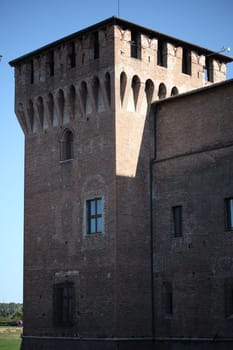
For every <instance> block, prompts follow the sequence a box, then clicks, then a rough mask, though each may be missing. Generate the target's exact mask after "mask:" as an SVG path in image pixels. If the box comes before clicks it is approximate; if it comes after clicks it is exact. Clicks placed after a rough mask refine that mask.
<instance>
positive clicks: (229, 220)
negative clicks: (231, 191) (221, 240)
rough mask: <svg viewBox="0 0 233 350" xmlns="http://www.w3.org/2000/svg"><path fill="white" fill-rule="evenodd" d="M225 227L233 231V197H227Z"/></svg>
mask: <svg viewBox="0 0 233 350" xmlns="http://www.w3.org/2000/svg"><path fill="white" fill-rule="evenodd" d="M225 227H226V230H227V231H233V197H231V198H226V199H225Z"/></svg>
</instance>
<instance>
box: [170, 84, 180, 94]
mask: <svg viewBox="0 0 233 350" xmlns="http://www.w3.org/2000/svg"><path fill="white" fill-rule="evenodd" d="M177 95H179V90H178V89H177V87H176V86H173V88H172V89H171V96H177Z"/></svg>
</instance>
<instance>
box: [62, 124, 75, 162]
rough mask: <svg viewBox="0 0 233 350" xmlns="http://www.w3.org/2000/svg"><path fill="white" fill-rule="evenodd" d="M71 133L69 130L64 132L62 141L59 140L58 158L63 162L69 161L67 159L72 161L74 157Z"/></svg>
mask: <svg viewBox="0 0 233 350" xmlns="http://www.w3.org/2000/svg"><path fill="white" fill-rule="evenodd" d="M73 140H74V137H73V133H72V131H70V130H68V129H67V130H65V131H64V134H63V137H62V140H61V145H60V146H61V148H60V152H61V155H60V158H61V161H63V160H69V159H73V156H74V154H73V153H74V152H73Z"/></svg>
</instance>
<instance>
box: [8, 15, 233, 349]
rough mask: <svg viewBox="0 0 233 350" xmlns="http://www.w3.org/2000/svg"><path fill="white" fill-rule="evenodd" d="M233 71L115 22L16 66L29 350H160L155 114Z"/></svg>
mask: <svg viewBox="0 0 233 350" xmlns="http://www.w3.org/2000/svg"><path fill="white" fill-rule="evenodd" d="M228 62H230V59H229V58H228V57H225V56H223V55H220V54H216V53H214V52H212V51H209V50H206V49H203V48H201V47H198V46H196V45H193V44H190V43H187V42H184V41H182V40H179V39H176V38H172V37H169V36H167V35H164V34H161V33H158V32H155V31H153V30H150V29H147V28H143V27H140V26H138V25H135V24H133V23H129V22H127V21H124V20H121V19H118V18H115V17H113V18H109V19H107V20H105V21H103V22H101V23H98V24H96V25H93V26H91V27H89V28H87V29H84V30H82V31H80V32H77V33H74V34H72V35H70V36H68V37H66V38H63V39H61V40H58V41H56V42H54V43H51V44H49V45H47V46H45V47H42V48H40V49H38V50H36V51H34V52H32V53H29V54H27V55H25V56H23V57H20V58H18V59H16V60H14V61H11V62H10V64H11V66H13V67H14V68H15V84H16V93H15V112H16V115H17V118H18V121H19V123H20V125H21V127H22V130H23V132H24V134H25V219H24V230H25V231H24V335H23V343H22V349H23V350H29V349H30V350H31V349H50V348H51V349H52V348H54V349H67V348H69V349H75V348H77V346H80V349H91V348H92V349H93V348H94V349H97V350H98V349H116V348H117V347H118V348H121V346H123V347H124V349H132V346H133V347H135V346H141V348H143V349H146V348H147V347H149V346H150V345H151V341H152V337H153V332H154V330H153V328H154V324H153V322H154V320H153V317H154V316H153V313H152V308H153V298H154V295H153V281H152V255H153V246H152V244H151V227H150V226H151V222H150V205H151V203H150V190H151V189H150V171H149V169H150V160H151V158H152V154H153V138H152V137H151V133H150V131H151V123H150V105H151V103H152V102H154V101H156V100H158V99H162V98H165V97H168V96H173V95H177V94H179V93H182V92H186V91H189V90H192V89H195V88H200V87H203V86H206V85H209V84H211V83H212V82H219V81H222V80H224V79H225V78H226V63H228ZM77 344H78V345H77Z"/></svg>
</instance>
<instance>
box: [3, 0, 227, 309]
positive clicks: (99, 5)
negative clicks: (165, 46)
mask: <svg viewBox="0 0 233 350" xmlns="http://www.w3.org/2000/svg"><path fill="white" fill-rule="evenodd" d="M119 5H120V6H119V7H118V0H98V1H97V0H85V1H83V0H82V1H81V0H66V1H63V0H40V1H38V0H20V1H17V0H1V1H0V54H1V55H3V59H2V61H1V62H0V120H1V123H2V124H1V130H2V134H1V137H0V143H1V145H0V149H1V150H2V153H1V172H0V183H1V188H0V281H1V283H0V302H9V301H10V302H22V298H23V297H22V294H23V293H22V288H23V287H22V286H23V191H24V187H23V184H24V179H23V177H24V174H23V172H24V136H23V133H22V131H21V129H20V127H19V125H18V122H17V119H16V117H15V114H14V72H13V69H12V68H11V67H10V66H9V65H8V62H9V61H10V60H13V59H15V58H17V57H19V56H22V55H24V54H25V53H28V52H31V51H33V50H35V49H37V48H39V47H41V46H43V45H45V44H48V43H50V42H53V41H55V40H57V39H59V38H61V37H64V36H66V35H69V34H71V33H74V32H76V31H78V30H80V29H83V28H85V27H87V26H89V25H92V24H94V23H97V22H99V21H102V20H104V19H106V18H108V17H111V16H113V15H115V16H118V11H119V15H120V16H119V17H121V18H123V19H126V20H129V21H131V22H135V23H137V24H140V25H143V26H145V27H148V28H151V29H154V30H157V31H159V32H162V33H165V34H168V35H171V36H174V37H177V38H180V39H182V40H185V41H188V42H191V43H194V44H197V45H199V46H203V47H205V48H209V49H211V50H213V51H219V50H220V49H221V48H222V47H223V46H224V47H231V48H232V50H231V52H230V53H228V55H230V56H233V24H232V13H233V1H232V0H222V1H221V2H219V1H218V0H211V1H210V0H196V1H187V0H162V1H161V0H143V1H139V0H119ZM228 78H233V64H232V63H231V64H230V65H228Z"/></svg>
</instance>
